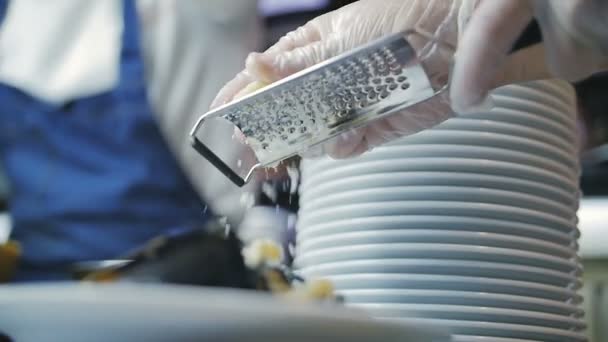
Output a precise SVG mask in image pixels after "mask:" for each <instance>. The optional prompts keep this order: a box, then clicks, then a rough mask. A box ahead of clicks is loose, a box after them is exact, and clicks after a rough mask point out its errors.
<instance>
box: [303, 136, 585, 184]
mask: <svg viewBox="0 0 608 342" xmlns="http://www.w3.org/2000/svg"><path fill="white" fill-rule="evenodd" d="M446 132H448V131H446ZM449 132H452V131H449ZM443 157H445V158H467V159H483V160H496V161H503V162H510V163H515V164H521V165H528V166H534V167H538V168H541V169H544V170H547V171H551V172H555V173H558V174H560V175H562V176H564V177H567V178H569V179H578V177H579V169H578V168H573V167H566V166H565V165H564V164H563V163H558V162H556V161H555V160H552V159H549V158H545V157H541V156H538V155H536V154H532V153H527V152H521V151H515V150H509V149H505V148H497V147H483V146H472V145H457V144H449V145H416V144H412V145H402V146H387V147H382V148H378V149H376V150H374V151H373V152H372V153H367V154H363V155H362V156H360V157H359V158H357V159H355V160H352V161H347V162H346V163H339V162H336V161H333V160H323V161H322V162H319V163H317V164H314V165H313V166H312V167H310V169H309V170H306V171H305V172H304V174H303V176H304V178H306V177H307V176H308V175H310V174H322V173H323V170H326V169H328V168H332V167H336V166H341V165H354V164H357V163H361V162H366V161H380V160H391V159H404V158H443Z"/></svg>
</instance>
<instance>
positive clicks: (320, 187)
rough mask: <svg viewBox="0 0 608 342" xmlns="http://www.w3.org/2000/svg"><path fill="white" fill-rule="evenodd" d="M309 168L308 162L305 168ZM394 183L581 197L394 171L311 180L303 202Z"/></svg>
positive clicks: (482, 178)
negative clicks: (324, 180)
mask: <svg viewBox="0 0 608 342" xmlns="http://www.w3.org/2000/svg"><path fill="white" fill-rule="evenodd" d="M307 168H308V166H307V164H305V166H304V168H303V170H306V169H307ZM394 186H466V187H473V188H475V187H485V188H491V189H499V190H510V191H517V192H519V193H525V194H529V195H534V196H539V197H543V198H547V199H551V200H554V201H557V202H560V203H562V204H564V205H566V206H568V207H575V208H576V205H577V204H578V198H579V196H578V194H577V193H575V192H571V193H568V192H566V191H564V190H562V189H560V188H557V187H553V186H548V185H545V184H542V183H539V182H534V181H528V180H523V179H518V178H514V177H502V176H493V175H484V174H475V173H459V172H392V173H378V174H373V175H362V176H353V177H344V178H341V179H336V180H335V181H333V182H323V183H321V184H312V183H307V184H306V186H302V187H300V202H301V203H306V202H308V201H309V200H311V199H314V198H317V197H319V196H325V195H327V194H332V193H340V192H344V191H349V190H359V189H367V188H390V187H394Z"/></svg>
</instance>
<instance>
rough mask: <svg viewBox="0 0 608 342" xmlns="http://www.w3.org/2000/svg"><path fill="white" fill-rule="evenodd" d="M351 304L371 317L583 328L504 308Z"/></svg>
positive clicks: (581, 324) (557, 317)
mask: <svg viewBox="0 0 608 342" xmlns="http://www.w3.org/2000/svg"><path fill="white" fill-rule="evenodd" d="M352 307H356V308H360V309H363V310H364V311H366V312H369V313H370V314H371V315H372V316H374V317H395V318H407V317H411V318H433V319H454V320H467V321H469V320H470V321H482V322H495V323H508V324H522V325H531V326H541V327H548V328H555V329H564V330H578V331H580V330H582V329H584V328H585V323H584V322H583V321H582V320H581V319H579V318H572V317H568V316H562V315H554V314H548V313H542V312H529V311H525V310H513V309H505V308H491V307H476V306H466V305H437V304H402V303H396V304H391V303H378V304H356V305H352Z"/></svg>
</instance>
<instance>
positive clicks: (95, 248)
mask: <svg viewBox="0 0 608 342" xmlns="http://www.w3.org/2000/svg"><path fill="white" fill-rule="evenodd" d="M3 2H4V4H2V3H3ZM2 5H4V8H6V5H7V1H6V0H0V8H2V7H3V6H2ZM0 13H2V10H0ZM123 13H124V23H125V24H124V31H123V38H122V39H123V46H122V51H121V61H120V81H119V83H118V85H117V86H116V87H115V88H114V89H113V90H111V91H108V92H106V93H103V94H99V95H95V96H90V97H86V98H81V99H78V100H75V101H72V102H70V103H66V104H62V105H53V104H49V103H44V102H42V101H40V100H37V99H35V98H33V97H31V96H30V95H28V94H26V93H24V92H22V91H20V90H19V89H15V88H13V87H11V86H8V85H0V158H1V159H2V162H3V163H4V167H5V168H6V173H7V176H8V178H9V182H10V185H11V198H10V208H11V216H12V220H13V232H12V239H14V240H17V241H18V242H19V243H20V244H21V246H22V248H23V256H22V258H21V260H20V264H19V266H18V271H17V277H16V281H37V280H64V279H67V278H68V277H69V273H68V272H67V270H68V269H69V267H70V266H71V265H73V264H74V263H75V262H78V261H90V260H101V259H111V258H116V257H117V256H120V255H121V254H123V253H125V252H128V251H129V250H131V249H133V248H134V247H136V246H139V245H141V244H142V243H143V242H145V241H146V240H148V239H150V238H152V237H154V236H157V235H159V234H163V233H166V232H167V231H168V230H170V229H174V228H176V229H183V228H185V227H194V226H200V225H201V224H203V223H204V221H205V218H206V214H205V212H206V210H205V206H204V204H203V203H202V202H201V200H200V198H199V197H198V196H197V194H196V193H195V192H194V190H193V188H192V186H191V184H190V183H189V182H188V181H187V180H186V177H185V176H184V174H183V173H182V172H181V170H180V169H179V167H178V166H177V163H176V161H175V159H174V157H173V156H172V154H171V153H170V151H169V150H168V148H167V146H166V143H165V142H164V140H163V138H162V136H161V134H160V132H159V129H158V127H157V124H156V122H155V119H154V117H153V114H152V110H151V108H150V105H149V103H148V99H147V94H146V83H145V80H144V70H143V65H142V56H141V51H140V47H139V40H138V19H137V13H136V8H135V3H134V1H133V0H127V1H124V11H123ZM24 43H27V42H24ZM101 48H103V47H101ZM4 53H10V52H4ZM184 134H186V132H184Z"/></svg>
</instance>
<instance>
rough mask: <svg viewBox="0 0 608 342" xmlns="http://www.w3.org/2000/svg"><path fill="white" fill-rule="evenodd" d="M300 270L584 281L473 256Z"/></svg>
mask: <svg viewBox="0 0 608 342" xmlns="http://www.w3.org/2000/svg"><path fill="white" fill-rule="evenodd" d="M298 272H300V273H301V274H302V275H303V276H305V277H311V278H323V277H326V276H331V275H342V274H365V273H391V274H409V273H413V274H435V275H459V276H471V277H483V278H499V279H507V280H521V281H530V282H536V283H543V284H547V285H555V286H561V287H570V288H580V287H581V285H582V284H581V281H580V280H579V279H578V277H577V275H576V274H574V273H573V274H570V273H564V272H559V271H554V270H550V269H546V268H541V267H531V266H522V265H515V264H506V263H496V262H487V261H470V260H442V259H409V258H408V259H375V260H374V259H372V260H353V261H338V262H331V263H326V264H320V265H315V266H310V267H304V268H302V269H300V270H299V271H298ZM579 273H580V272H579ZM579 275H580V274H579Z"/></svg>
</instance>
